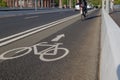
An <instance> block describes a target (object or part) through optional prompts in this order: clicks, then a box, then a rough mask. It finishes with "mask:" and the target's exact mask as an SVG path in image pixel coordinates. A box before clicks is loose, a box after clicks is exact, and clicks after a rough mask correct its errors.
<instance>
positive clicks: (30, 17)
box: [24, 16, 38, 19]
mask: <svg viewBox="0 0 120 80" xmlns="http://www.w3.org/2000/svg"><path fill="white" fill-rule="evenodd" d="M37 17H38V16H29V17H25V18H24V19H32V18H37Z"/></svg>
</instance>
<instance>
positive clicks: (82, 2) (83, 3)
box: [79, 0, 87, 17]
mask: <svg viewBox="0 0 120 80" xmlns="http://www.w3.org/2000/svg"><path fill="white" fill-rule="evenodd" d="M79 4H80V8H82V15H83V16H84V17H86V13H87V2H86V0H79Z"/></svg>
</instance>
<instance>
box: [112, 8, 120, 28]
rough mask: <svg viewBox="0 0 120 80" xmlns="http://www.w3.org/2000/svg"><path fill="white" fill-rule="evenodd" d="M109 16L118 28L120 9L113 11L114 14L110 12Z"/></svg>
mask: <svg viewBox="0 0 120 80" xmlns="http://www.w3.org/2000/svg"><path fill="white" fill-rule="evenodd" d="M110 15H111V17H112V18H113V20H114V21H115V22H116V23H117V24H118V25H119V26H120V9H115V10H114V12H112V13H111V14H110Z"/></svg>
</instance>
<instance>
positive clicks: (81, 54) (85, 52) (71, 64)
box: [0, 10, 101, 80]
mask: <svg viewBox="0 0 120 80" xmlns="http://www.w3.org/2000/svg"><path fill="white" fill-rule="evenodd" d="M100 18H101V17H100V12H99V10H96V11H94V12H93V13H91V14H90V15H89V16H88V17H87V19H86V20H85V21H81V20H80V19H79V17H78V19H79V20H77V21H76V22H74V23H73V24H71V25H68V24H70V23H71V22H67V23H66V24H65V23H63V24H64V25H63V24H59V25H56V26H55V27H53V28H50V29H48V30H44V31H41V32H39V33H37V34H35V35H36V36H35V35H34V36H33V35H32V36H30V37H27V38H24V39H21V40H18V41H16V42H13V43H11V44H9V45H6V46H3V47H1V50H0V54H2V51H3V50H4V52H5V51H8V50H9V49H14V48H17V47H24V46H28V45H29V46H30V45H31V46H33V45H36V44H39V43H41V42H48V43H50V44H54V43H59V42H60V43H63V44H62V45H61V46H59V47H61V48H60V49H58V50H61V49H62V50H63V49H65V48H66V49H68V50H69V53H68V54H67V55H66V56H65V57H63V58H61V59H59V60H53V61H52V62H46V61H44V60H41V59H40V56H42V55H40V54H39V55H35V54H34V51H33V50H32V52H30V53H29V54H27V55H25V56H22V57H19V58H16V59H11V60H1V61H0V80H98V74H99V70H98V68H99V55H100V54H99V53H100ZM72 22H73V20H72ZM64 26H66V27H64ZM63 27H64V28H63ZM58 28H63V29H61V30H58ZM57 30H58V31H57ZM54 31H56V32H55V33H53V32H54ZM50 34H51V35H50ZM60 34H64V35H65V37H63V38H62V39H60V40H59V41H57V42H52V41H51V40H52V39H54V38H55V37H56V36H58V35H60ZM47 35H49V36H47ZM44 36H47V37H46V38H43V39H42V40H40V38H41V37H44ZM37 49H38V51H41V49H43V47H40V46H39V45H38V47H37ZM63 51H64V50H63ZM13 53H14V52H13ZM63 53H64V52H61V51H60V52H58V53H57V54H58V55H56V56H55V57H57V56H60V55H62V54H63ZM9 55H10V54H9ZM9 55H6V56H9ZM18 55H20V54H18ZM14 56H16V55H14ZM44 57H45V58H46V59H50V58H53V56H50V55H49V56H44ZM42 59H43V58H42Z"/></svg>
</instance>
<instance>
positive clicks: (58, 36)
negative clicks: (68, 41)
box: [51, 34, 65, 42]
mask: <svg viewBox="0 0 120 80" xmlns="http://www.w3.org/2000/svg"><path fill="white" fill-rule="evenodd" d="M62 37H65V35H64V34H60V35H57V37H55V38H54V39H52V40H51V41H56V42H57V41H59V40H60V39H61V38H62Z"/></svg>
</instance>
